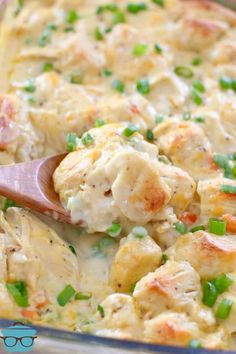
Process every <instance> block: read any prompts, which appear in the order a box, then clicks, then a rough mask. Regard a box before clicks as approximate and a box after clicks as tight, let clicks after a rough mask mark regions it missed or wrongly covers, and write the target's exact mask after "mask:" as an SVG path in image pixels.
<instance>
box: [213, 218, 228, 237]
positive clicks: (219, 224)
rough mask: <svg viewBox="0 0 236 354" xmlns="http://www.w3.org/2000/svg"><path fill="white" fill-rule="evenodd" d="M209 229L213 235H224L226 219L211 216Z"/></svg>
mask: <svg viewBox="0 0 236 354" xmlns="http://www.w3.org/2000/svg"><path fill="white" fill-rule="evenodd" d="M209 231H210V232H211V233H212V234H215V235H219V236H223V235H225V232H226V221H224V220H220V219H216V218H211V219H210V220H209Z"/></svg>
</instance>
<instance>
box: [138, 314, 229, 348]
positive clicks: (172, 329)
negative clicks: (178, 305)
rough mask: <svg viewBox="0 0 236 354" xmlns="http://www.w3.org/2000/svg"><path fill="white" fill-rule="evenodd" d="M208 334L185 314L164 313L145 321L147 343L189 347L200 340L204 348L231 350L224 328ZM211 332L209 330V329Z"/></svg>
mask: <svg viewBox="0 0 236 354" xmlns="http://www.w3.org/2000/svg"><path fill="white" fill-rule="evenodd" d="M212 330H214V332H212V333H210V334H208V333H206V332H203V331H202V329H201V327H200V325H199V324H197V323H196V322H194V321H193V320H192V319H191V318H189V317H188V316H187V315H186V314H185V313H178V312H176V313H175V312H163V313H162V314H160V315H158V316H156V317H154V318H153V319H151V320H148V321H144V338H145V341H147V342H151V343H156V344H165V345H166V344H167V345H168V344H169V345H176V346H188V345H189V342H190V341H191V340H193V339H196V340H199V341H200V342H201V344H202V346H203V348H208V349H226V348H229V343H230V340H229V336H228V335H227V333H226V331H225V330H224V329H222V328H220V329H216V330H215V329H214V328H212ZM208 331H209V328H208Z"/></svg>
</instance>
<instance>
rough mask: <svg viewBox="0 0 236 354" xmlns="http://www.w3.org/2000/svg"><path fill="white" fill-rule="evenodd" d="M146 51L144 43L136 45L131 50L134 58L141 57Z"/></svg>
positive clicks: (146, 47)
mask: <svg viewBox="0 0 236 354" xmlns="http://www.w3.org/2000/svg"><path fill="white" fill-rule="evenodd" d="M147 50H148V46H147V44H144V43H138V44H136V45H135V47H134V49H133V55H135V56H136V57H141V56H142V55H144V54H146V53H147Z"/></svg>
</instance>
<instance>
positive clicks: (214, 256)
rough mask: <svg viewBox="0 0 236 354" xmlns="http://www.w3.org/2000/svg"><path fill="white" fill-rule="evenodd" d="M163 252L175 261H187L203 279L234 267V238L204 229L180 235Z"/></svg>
mask: <svg viewBox="0 0 236 354" xmlns="http://www.w3.org/2000/svg"><path fill="white" fill-rule="evenodd" d="M165 254H167V256H168V257H169V258H170V259H173V260H175V261H177V262H181V261H187V262H189V263H190V264H191V266H192V267H193V268H194V269H195V270H196V271H197V272H198V273H199V275H200V277H201V278H203V279H209V278H213V277H217V276H219V275H221V274H222V273H228V272H233V271H234V270H235V269H236V239H235V238H234V237H232V236H224V237H218V236H216V235H213V234H210V233H208V232H205V231H197V232H195V233H188V234H186V235H181V236H180V237H179V238H178V240H177V241H176V243H175V244H174V245H173V246H172V247H170V248H169V249H168V250H167V251H165Z"/></svg>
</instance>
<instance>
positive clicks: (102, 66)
mask: <svg viewBox="0 0 236 354" xmlns="http://www.w3.org/2000/svg"><path fill="white" fill-rule="evenodd" d="M235 26H236V15H235V14H234V13H233V12H231V11H230V10H227V9H226V8H223V7H220V6H219V5H216V4H213V3H209V2H206V1H189V2H176V1H166V2H162V1H147V2H145V3H136V2H134V3H133V5H132V6H131V4H130V3H129V2H125V1H117V2H116V3H115V4H113V5H111V4H104V3H103V2H99V1H93V2H91V1H80V2H78V1H63V0H60V1H56V2H55V1H40V2H38V1H33V0H31V1H25V2H21V1H20V2H14V1H13V2H11V3H9V5H8V6H7V9H6V13H5V16H4V20H3V23H2V27H1V45H0V48H1V49H0V53H1V54H0V58H1V59H0V61H1V65H0V77H1V81H0V89H1V96H0V113H1V115H0V120H1V139H0V145H1V151H0V162H1V163H2V164H9V163H17V162H22V161H27V160H30V159H35V158H38V157H42V156H46V155H48V154H52V153H57V152H61V151H64V150H65V148H66V146H67V148H69V149H70V151H71V150H75V151H74V152H71V153H70V154H69V155H68V157H67V158H66V159H65V160H64V161H63V163H62V164H61V166H60V167H59V168H58V170H57V173H56V174H55V177H54V181H55V187H56V190H57V191H58V193H59V194H60V198H61V200H62V202H63V203H64V204H65V206H66V207H67V208H68V209H70V210H71V212H72V215H73V216H74V218H75V221H78V220H79V219H81V218H82V220H83V222H84V224H83V226H84V227H83V229H78V228H72V227H70V226H66V225H58V224H57V223H56V222H52V221H49V220H47V219H44V218H43V219H42V217H41V216H35V215H33V214H32V213H31V212H30V211H25V210H23V209H21V208H19V207H15V208H9V209H8V208H7V206H8V204H6V201H5V200H3V201H2V205H3V209H4V212H3V213H2V214H1V219H0V224H1V230H2V231H1V262H2V265H1V272H2V274H1V284H0V285H1V288H0V290H1V292H0V296H1V303H2V304H3V305H2V306H1V308H0V315H1V316H2V317H6V318H11V319H14V318H21V317H25V318H27V319H30V320H31V321H33V323H37V324H44V325H50V326H53V327H61V328H64V329H70V330H73V331H82V332H91V333H94V334H97V335H101V336H108V337H115V338H121V339H135V340H144V341H146V342H151V343H160V344H171V345H181V346H182V345H184V346H188V345H199V346H203V347H206V348H211V349H231V348H234V344H233V340H232V335H233V333H234V332H235V325H236V324H235V312H234V311H236V310H235V309H236V304H235V305H234V303H235V301H236V300H235V291H236V290H235V289H236V288H235V267H236V243H235V242H236V241H235V233H236V207H235V201H236V182H235V176H236V172H235V168H234V164H235V155H234V152H235V134H236V133H235V116H236V96H235V95H236V93H235V92H236V81H235V80H236V69H235V60H236V42H235V32H236V30H235ZM131 124H132V125H131ZM94 126H96V128H95V129H92V128H94ZM90 129H92V130H90ZM68 134H69V135H68ZM89 137H90V138H89ZM80 138H81V139H80ZM89 139H90V140H89ZM71 144H72V145H71ZM75 161H76V166H77V169H75V166H74V165H75ZM127 171H130V172H127ZM85 172H86V176H84V173H85ZM7 202H8V203H9V201H7ZM6 209H7V210H6ZM212 218H216V220H212ZM41 219H42V220H41ZM76 219H77V220H76ZM220 220H221V221H220ZM137 227H138V229H137ZM196 227H197V228H198V229H196ZM199 227H200V229H199ZM111 228H112V229H111ZM143 228H144V229H143ZM222 230H223V231H222ZM71 244H72V245H71ZM163 255H164V257H163ZM166 260H167V262H165V261H166ZM29 269H31V272H30V274H29V271H28V270H29ZM48 269H50V272H48ZM216 279H217V282H218V283H219V282H220V284H221V285H222V283H224V284H225V283H227V286H225V285H224V286H223V288H224V291H222V292H221V290H222V287H221V290H219V289H218V288H217V285H216ZM222 279H223V280H222ZM16 282H21V286H22V284H23V285H24V286H25V287H26V289H27V304H25V303H23V305H24V306H22V302H21V303H20V305H19V301H18V303H17V301H16V298H14V296H13V295H12V291H11V290H9V289H11V286H16ZM209 284H210V285H209ZM9 285H10V286H9ZM18 285H19V284H18ZM68 285H70V286H71V287H72V288H73V289H75V290H76V292H77V293H78V294H79V295H78V296H77V299H76V298H75V297H71V299H70V301H68V302H67V303H66V304H65V306H61V305H60V303H59V302H60V301H59V302H58V295H59V294H60V293H61V292H62V290H63V289H65V288H66V287H67V286H68ZM208 288H209V289H210V295H212V294H213V292H214V291H215V302H214V303H213V304H212V303H209V301H208V300H209V296H210V295H209V291H208V293H207V294H208V296H207V298H208V299H204V291H205V293H206V292H207V290H206V289H208ZM212 289H213V290H212ZM20 295H21V297H22V291H20ZM205 295H206V294H205ZM81 297H82V298H83V297H87V298H86V299H84V298H83V299H81ZM203 299H204V300H203ZM21 300H22V299H21ZM24 300H25V299H24ZM225 300H227V301H225ZM25 301H26V300H25ZM222 304H223V305H222ZM26 305H27V306H26ZM222 306H223V310H224V311H223V312H224V313H223V315H222V311H220V309H222ZM225 311H226V315H225ZM219 312H220V315H219ZM222 316H223V317H225V318H222ZM196 343H197V344H196Z"/></svg>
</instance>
